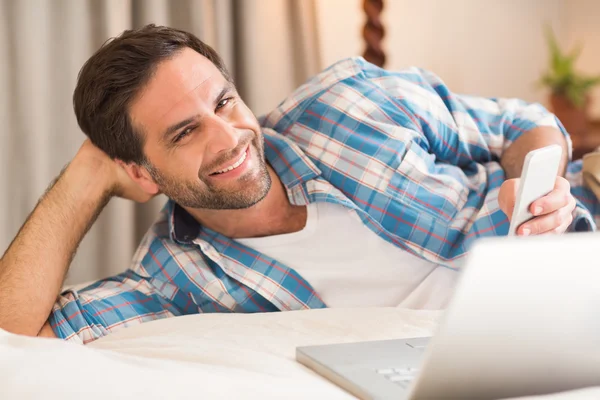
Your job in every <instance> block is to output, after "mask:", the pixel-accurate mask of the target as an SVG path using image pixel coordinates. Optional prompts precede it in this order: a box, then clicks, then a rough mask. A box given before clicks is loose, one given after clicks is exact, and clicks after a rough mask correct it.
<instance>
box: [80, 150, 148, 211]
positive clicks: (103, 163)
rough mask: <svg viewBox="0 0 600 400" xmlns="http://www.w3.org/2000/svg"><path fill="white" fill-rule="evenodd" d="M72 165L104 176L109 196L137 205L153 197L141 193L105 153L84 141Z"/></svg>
mask: <svg viewBox="0 0 600 400" xmlns="http://www.w3.org/2000/svg"><path fill="white" fill-rule="evenodd" d="M72 164H78V165H79V166H81V167H83V168H90V167H91V168H94V169H96V170H97V171H98V173H101V174H106V176H107V178H108V180H107V182H108V183H109V186H110V187H109V188H108V190H109V193H110V195H111V196H113V195H114V196H119V197H122V198H125V199H129V200H133V201H136V202H138V203H145V202H147V201H148V200H150V199H151V198H152V197H154V195H150V194H148V193H146V192H145V191H143V190H142V189H141V188H140V186H139V185H138V184H137V183H135V182H134V181H133V180H132V179H131V178H130V177H129V175H127V173H126V172H125V170H124V169H123V168H122V167H121V166H120V165H118V164H117V163H116V162H115V161H114V160H112V159H111V158H110V157H108V155H106V153H104V152H103V151H102V150H100V149H99V148H97V147H96V146H94V145H93V144H92V142H90V140H89V139H86V140H85V142H83V145H82V146H81V148H80V149H79V151H78V152H77V155H76V156H75V158H74V159H73V162H72Z"/></svg>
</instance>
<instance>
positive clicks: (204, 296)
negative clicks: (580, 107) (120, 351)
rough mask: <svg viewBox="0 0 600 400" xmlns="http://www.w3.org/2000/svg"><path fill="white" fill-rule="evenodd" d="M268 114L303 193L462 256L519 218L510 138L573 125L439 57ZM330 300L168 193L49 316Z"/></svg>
mask: <svg viewBox="0 0 600 400" xmlns="http://www.w3.org/2000/svg"><path fill="white" fill-rule="evenodd" d="M261 125H262V126H263V132H264V135H265V153H266V158H267V160H268V162H269V163H270V165H271V166H272V167H273V169H274V170H275V172H276V173H277V175H278V176H279V178H280V179H281V181H282V182H283V184H284V185H285V187H286V188H287V193H288V197H289V200H290V202H291V203H292V204H295V205H307V204H309V203H314V202H319V201H326V202H331V203H335V204H339V205H342V206H345V207H348V208H349V209H352V210H355V211H356V212H357V213H358V215H359V216H360V218H361V219H362V221H363V222H364V224H365V225H366V226H367V227H368V228H369V229H370V230H371V231H373V234H375V235H378V236H379V237H380V238H381V239H383V240H387V241H389V242H391V243H393V244H394V245H396V246H398V247H400V248H401V249H404V250H406V251H408V252H410V253H412V254H414V255H416V256H418V257H421V258H423V259H426V260H429V261H431V262H432V263H436V264H440V265H444V266H447V267H449V268H458V267H459V266H460V263H461V260H462V259H463V257H464V256H465V253H466V251H467V249H468V248H469V247H470V246H471V245H472V243H473V242H474V241H475V240H476V239H477V238H479V237H482V236H493V235H505V234H506V233H507V231H508V225H509V222H508V220H507V217H506V215H505V214H504V213H503V212H502V211H500V209H499V206H498V201H497V197H498V190H499V188H500V185H501V184H502V182H503V181H504V180H505V175H504V172H503V170H502V168H501V167H500V164H499V160H500V158H501V157H502V154H503V152H504V150H505V149H506V148H507V147H508V146H510V144H511V143H512V142H513V141H514V140H515V139H517V138H518V137H519V136H521V135H522V134H523V133H525V132H527V131H529V130H531V129H532V128H535V127H537V126H551V127H555V128H557V129H560V130H561V131H562V132H563V133H564V134H565V135H566V136H567V137H568V135H567V134H566V132H565V131H564V129H563V127H562V126H561V124H560V123H559V122H558V120H557V119H556V118H555V117H554V116H553V115H552V114H550V113H548V112H547V111H546V110H545V109H544V108H543V107H542V106H540V105H538V104H527V103H525V102H522V101H520V100H515V99H484V98H477V97H471V96H461V95H456V94H453V93H451V92H450V91H449V90H448V88H447V87H446V86H445V85H444V83H443V82H442V81H441V80H440V79H439V78H438V77H436V76H435V75H433V74H431V73H429V72H427V71H423V70H420V69H416V68H413V69H408V70H404V71H400V72H391V71H386V70H383V69H380V68H377V67H375V66H374V65H371V64H369V63H367V62H366V61H364V60H363V59H361V58H352V59H347V60H343V61H340V62H338V63H336V64H334V65H333V66H331V67H330V68H328V69H327V70H325V71H324V72H322V73H321V74H319V75H318V76H316V77H314V78H313V79H311V80H310V81H308V82H307V83H306V84H304V85H303V86H301V87H300V88H299V89H298V90H296V91H295V92H294V93H293V94H292V95H291V96H290V97H289V98H288V99H287V100H285V101H284V102H282V103H281V104H280V105H279V106H278V107H277V108H276V109H275V110H274V111H272V112H271V113H269V114H268V115H266V116H264V117H263V118H261ZM568 142H569V149H570V140H568ZM580 170H581V164H580V163H571V164H570V165H569V167H568V173H567V178H568V179H569V180H570V182H571V185H572V187H573V189H572V191H573V194H574V195H575V196H576V198H577V199H578V207H577V209H576V213H575V214H576V216H575V221H574V223H573V225H572V228H573V229H577V230H592V229H595V224H594V217H593V216H596V218H597V217H598V216H600V207H599V205H598V203H597V201H595V198H594V196H593V194H592V193H591V192H590V191H589V190H587V189H585V188H584V187H583V186H582V184H581V174H580ZM321 307H326V304H325V303H324V302H323V300H322V299H321V298H320V297H319V294H318V293H316V292H315V291H314V290H313V288H312V287H311V285H310V284H309V283H308V282H307V281H306V280H305V279H304V278H303V277H302V276H300V275H299V274H298V273H296V272H295V271H294V269H293V268H291V266H288V265H284V264H282V263H280V262H278V261H277V260H275V259H272V258H270V257H268V256H267V255H265V254H261V253H259V252H257V251H255V250H253V249H252V248H249V247H246V246H244V245H242V244H241V243H239V242H237V241H236V240H233V239H230V238H228V237H225V236H223V235H221V234H219V233H217V232H215V231H212V230H210V229H207V228H205V227H202V226H200V225H199V224H198V223H197V222H196V221H195V220H194V219H193V218H192V217H191V216H190V215H189V214H188V213H187V212H186V211H185V210H183V209H182V208H181V207H179V206H178V205H176V204H174V203H173V202H171V201H169V202H168V203H167V204H166V206H165V208H164V210H163V211H162V213H161V214H160V216H159V218H158V220H157V221H156V223H155V224H154V225H153V226H152V228H151V229H150V230H149V232H148V233H147V235H146V236H145V238H144V240H143V241H142V243H141V244H140V246H139V248H138V250H137V253H136V255H135V257H134V260H133V263H132V265H131V267H130V269H128V270H127V271H126V272H124V273H122V274H120V275H117V276H114V277H111V278H108V279H104V280H101V281H99V282H96V283H94V284H92V285H90V286H88V287H85V288H83V289H81V290H67V291H66V292H64V293H62V294H61V296H60V297H59V299H58V300H57V302H56V304H55V305H54V308H53V311H52V314H51V316H50V323H51V326H52V328H53V329H54V332H55V333H56V334H57V335H58V336H59V337H61V338H65V339H72V340H76V341H80V342H83V343H87V342H90V341H92V340H94V339H96V338H98V337H100V336H103V335H106V334H107V333H109V332H112V331H114V330H116V329H118V328H120V327H126V326H129V325H132V324H137V323H140V322H144V321H149V320H154V319H158V318H166V317H172V316H177V315H184V314H194V313H203V312H246V313H250V312H266V311H282V310H283V311H284V310H302V309H311V308H321Z"/></svg>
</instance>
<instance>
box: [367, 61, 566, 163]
mask: <svg viewBox="0 0 600 400" xmlns="http://www.w3.org/2000/svg"><path fill="white" fill-rule="evenodd" d="M376 81H378V83H379V84H380V85H381V86H382V87H383V88H384V89H385V90H386V91H387V92H388V94H389V95H391V96H392V97H394V98H395V99H396V100H398V101H399V104H400V105H401V106H403V107H406V108H407V109H408V110H407V111H408V112H409V114H410V115H414V116H416V118H414V123H415V125H417V126H416V128H419V130H420V131H421V132H422V133H423V135H424V136H425V138H426V139H427V145H428V147H429V148H428V150H429V151H431V152H432V153H434V154H435V155H436V157H437V158H438V159H440V160H441V161H444V162H447V163H451V164H458V165H460V164H465V163H468V162H471V161H476V162H487V161H493V160H499V159H500V158H502V155H503V153H504V151H505V150H506V149H507V148H508V147H509V146H510V145H511V144H512V143H513V142H514V141H515V140H517V139H518V138H519V137H520V136H521V135H523V134H524V133H526V132H527V131H530V130H532V129H534V128H536V127H541V126H546V127H551V128H555V129H558V130H559V131H560V132H561V133H562V134H563V135H564V136H565V138H566V140H567V144H568V152H569V154H568V156H569V160H571V152H572V144H571V140H570V138H569V135H568V133H567V131H566V130H565V128H564V127H563V125H562V124H561V122H560V121H559V120H558V118H556V116H555V115H554V114H552V113H551V112H549V111H548V110H546V109H545V108H544V107H543V106H542V105H541V104H538V103H527V102H525V101H523V100H520V99H511V98H485V97H476V96H469V95H462V94H456V93H453V92H451V91H450V89H449V88H448V87H447V86H446V85H445V84H444V82H443V81H442V80H441V79H440V78H439V77H438V76H437V75H435V74H433V73H431V72H429V71H426V70H423V69H419V68H410V69H407V70H404V71H401V72H390V71H386V72H383V73H382V76H381V77H380V78H378V79H376Z"/></svg>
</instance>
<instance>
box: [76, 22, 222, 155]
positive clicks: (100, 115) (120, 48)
mask: <svg viewBox="0 0 600 400" xmlns="http://www.w3.org/2000/svg"><path fill="white" fill-rule="evenodd" d="M186 47H189V48H191V49H193V50H195V51H197V52H198V53H200V54H201V55H203V56H204V57H206V58H207V59H208V60H210V61H211V62H212V63H213V64H214V65H215V66H216V67H217V68H218V69H219V71H221V73H222V74H223V76H224V77H225V79H227V80H229V81H231V76H230V75H229V72H228V71H227V69H226V68H225V65H224V64H223V61H222V60H221V57H219V55H218V54H217V52H216V51H214V50H213V49H212V48H211V47H210V46H208V45H207V44H205V43H204V42H202V41H201V40H200V39H198V38H197V37H196V36H194V35H192V34H191V33H188V32H184V31H181V30H178V29H173V28H168V27H165V26H156V25H154V24H150V25H146V26H144V27H143V28H141V29H137V30H127V31H124V32H123V33H122V34H121V35H120V36H118V37H116V38H113V39H110V40H108V41H107V42H106V43H104V45H102V47H101V48H100V49H99V50H98V51H97V52H96V53H95V54H94V55H93V56H92V57H90V59H89V60H87V61H86V63H85V64H84V65H83V67H82V68H81V71H80V72H79V76H78V78H77V86H76V88H75V92H74V93H73V107H74V108H75V115H76V117H77V122H78V123H79V127H80V128H81V130H83V132H84V133H85V134H86V135H87V136H88V137H89V138H90V140H91V141H92V143H94V144H95V145H96V146H97V147H99V148H100V149H102V150H103V151H104V152H106V153H107V154H108V155H109V156H110V157H111V158H118V159H120V160H123V161H124V162H135V163H137V164H142V163H144V162H145V161H146V157H145V155H144V152H143V145H144V137H143V135H142V133H141V132H136V131H135V129H134V127H133V124H132V122H131V119H130V116H129V107H130V105H131V102H132V100H134V99H135V97H136V96H137V95H138V94H139V93H140V90H141V89H142V88H143V87H144V85H146V84H147V83H148V81H149V80H150V78H151V77H152V74H153V73H154V71H155V70H156V67H157V65H158V64H159V63H160V62H161V61H164V60H167V59H169V58H171V57H173V56H174V55H176V54H177V53H178V52H179V51H181V50H182V49H184V48H186Z"/></svg>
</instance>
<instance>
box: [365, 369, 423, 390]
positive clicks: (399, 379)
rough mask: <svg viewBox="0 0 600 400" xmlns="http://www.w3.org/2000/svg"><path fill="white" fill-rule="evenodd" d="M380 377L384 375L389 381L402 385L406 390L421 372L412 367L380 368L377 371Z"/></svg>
mask: <svg viewBox="0 0 600 400" xmlns="http://www.w3.org/2000/svg"><path fill="white" fill-rule="evenodd" d="M375 371H376V372H377V373H378V374H379V375H383V376H384V377H385V378H386V379H387V380H388V381H390V382H393V383H395V384H397V385H400V386H401V387H402V388H404V389H408V386H409V385H410V383H411V382H412V381H413V379H414V378H415V376H417V373H418V372H419V370H418V369H417V368H412V367H404V368H380V369H377V370H375Z"/></svg>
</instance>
